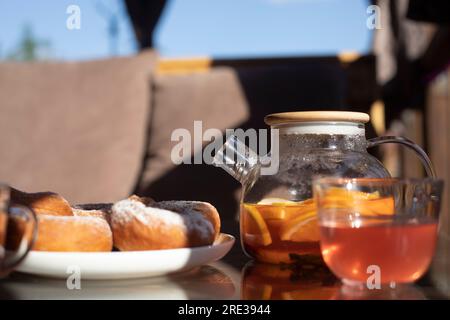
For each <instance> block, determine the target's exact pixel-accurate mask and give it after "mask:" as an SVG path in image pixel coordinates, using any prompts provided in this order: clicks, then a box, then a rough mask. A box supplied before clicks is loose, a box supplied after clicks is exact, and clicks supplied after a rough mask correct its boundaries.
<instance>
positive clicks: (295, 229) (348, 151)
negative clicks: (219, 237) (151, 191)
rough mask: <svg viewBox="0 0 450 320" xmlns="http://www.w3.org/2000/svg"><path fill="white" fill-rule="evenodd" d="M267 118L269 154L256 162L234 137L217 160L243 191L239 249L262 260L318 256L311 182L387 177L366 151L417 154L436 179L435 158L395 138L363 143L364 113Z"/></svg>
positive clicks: (366, 118)
mask: <svg viewBox="0 0 450 320" xmlns="http://www.w3.org/2000/svg"><path fill="white" fill-rule="evenodd" d="M264 120H265V122H266V124H268V125H270V126H271V152H270V153H269V154H268V155H266V156H262V157H258V155H257V154H256V153H255V152H254V151H253V150H251V149H249V148H247V146H246V145H245V144H244V143H243V142H241V141H240V140H239V139H238V138H237V137H236V136H234V135H232V136H230V137H228V139H227V141H226V142H225V144H224V145H223V146H222V147H221V148H220V149H219V150H218V151H217V152H216V155H215V157H214V161H213V164H214V165H216V166H219V167H221V168H223V169H225V170H226V171H227V172H228V173H229V174H231V175H232V176H233V177H234V178H235V179H237V180H238V181H239V182H240V183H241V184H242V186H243V192H242V198H241V207H240V236H241V244H242V247H243V249H244V252H245V253H246V254H247V255H249V256H250V257H252V258H255V259H256V260H259V261H263V262H269V263H291V262H295V261H299V259H305V258H309V257H311V258H313V259H317V257H318V256H320V247H319V228H318V226H317V219H316V211H315V205H314V201H313V199H312V188H311V183H312V178H313V177H317V176H329V175H333V176H342V177H354V178H357V177H358V178H360V177H368V178H387V177H390V174H389V172H388V171H387V170H386V168H385V167H384V166H383V165H382V163H381V162H380V161H378V160H377V159H376V158H375V157H373V156H372V155H370V154H369V153H368V152H367V148H371V147H374V146H377V145H380V144H383V143H400V144H402V145H405V146H407V147H409V148H411V149H412V150H414V151H415V152H416V153H417V155H418V156H419V158H420V159H421V161H422V163H423V164H424V166H425V169H426V172H427V174H428V175H429V176H434V175H435V174H434V171H433V168H432V165H431V161H430V159H429V158H428V156H427V155H426V153H425V152H424V151H423V150H422V149H421V148H420V147H419V146H418V145H416V144H415V143H414V142H412V141H410V140H408V139H406V138H403V137H394V136H386V137H377V138H374V139H370V140H366V138H365V128H364V124H365V123H367V122H368V121H369V120H370V118H369V115H368V114H365V113H359V112H343V111H305V112H287V113H277V114H271V115H268V116H266V117H265V119H264Z"/></svg>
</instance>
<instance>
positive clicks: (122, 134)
mask: <svg viewBox="0 0 450 320" xmlns="http://www.w3.org/2000/svg"><path fill="white" fill-rule="evenodd" d="M449 3H450V2H449V1H447V0H436V1H426V0H398V1H393V0H378V1H376V0H373V1H367V0H346V1H342V0H314V1H313V0H245V1H238V0H153V1H145V0H108V1H106V0H71V1H68V0H61V1H52V0H40V1H24V0H19V1H6V0H0V148H1V150H2V161H1V165H0V180H1V181H3V182H6V183H9V184H11V185H14V186H15V187H17V188H19V189H23V190H26V191H42V190H51V191H55V192H59V193H61V194H62V195H63V196H65V197H66V198H67V199H69V200H70V201H71V202H73V203H82V202H102V201H115V200H117V199H120V198H123V197H126V196H128V195H129V194H131V193H137V194H140V195H147V196H152V197H154V198H155V199H157V200H164V199H195V200H204V201H209V202H211V203H213V204H214V205H216V206H217V207H218V209H219V211H220V212H221V214H222V217H223V218H224V219H223V220H224V230H225V231H226V232H230V233H234V234H237V223H236V219H235V213H236V212H237V208H238V197H239V196H238V195H239V193H240V186H239V184H238V183H237V182H235V181H233V179H232V178H230V177H229V176H227V175H226V173H224V172H222V170H220V169H216V168H213V167H209V166H206V165H179V166H177V165H175V164H174V163H173V162H172V161H171V159H170V153H171V149H172V147H173V145H174V142H173V141H171V133H172V132H173V130H174V129H176V128H186V129H188V130H189V131H190V132H192V131H193V122H194V121H195V120H202V121H203V130H206V129H207V128H218V129H220V130H222V131H224V130H225V129H226V128H237V127H240V128H244V129H246V128H266V126H265V124H264V122H263V117H264V116H265V115H267V114H269V113H273V112H282V111H301V110H350V111H362V112H367V113H370V115H371V123H370V124H369V126H368V128H367V129H368V130H367V136H368V137H373V136H376V135H387V134H393V135H403V136H406V137H408V138H410V139H412V140H414V141H415V142H416V143H418V144H420V145H421V146H422V147H423V148H425V149H426V150H427V152H428V153H429V154H430V156H431V158H432V160H433V162H434V164H435V167H436V171H437V174H438V175H439V177H441V178H443V179H444V180H445V181H446V182H447V185H448V183H449V182H450V169H449V167H448V163H449V160H450V139H449V137H450V126H449V125H448V124H449V123H450V110H449V107H450V96H449V92H450V83H449V75H450V71H449V63H450V27H449V22H450V14H449V13H450V6H449ZM204 144H206V142H205V143H204ZM191 147H192V148H191V153H190V154H188V155H185V156H186V157H187V158H190V157H193V156H194V154H195V153H198V152H201V151H202V145H201V144H200V145H198V144H195V143H193V144H192V146H191ZM377 155H378V156H379V158H381V159H382V160H383V162H384V164H385V165H386V167H387V168H388V169H389V170H390V172H391V174H392V175H393V176H407V177H413V176H414V177H420V176H423V175H424V172H423V169H422V166H421V164H420V162H419V161H418V160H416V158H415V156H414V155H413V154H411V153H409V151H407V150H403V149H402V148H401V147H396V146H386V147H385V148H383V149H381V150H378V151H377ZM449 192H450V191H449V188H447V189H446V195H445V199H444V210H443V213H444V220H443V224H442V226H443V230H446V232H447V233H446V237H448V230H449V222H448V198H449V194H450V193H449ZM444 251H445V252H448V250H447V249H445V250H444ZM446 254H447V253H446Z"/></svg>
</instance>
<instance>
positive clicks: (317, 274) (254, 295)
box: [241, 262, 445, 300]
mask: <svg viewBox="0 0 450 320" xmlns="http://www.w3.org/2000/svg"><path fill="white" fill-rule="evenodd" d="M241 277H242V279H241V298H242V299H248V300H254V299H256V300H423V299H428V298H433V299H436V298H437V299H442V298H445V296H444V295H442V294H440V293H439V292H437V291H436V290H435V289H434V288H433V287H431V286H419V285H414V284H410V285H409V284H397V285H383V286H381V289H368V288H367V287H366V286H365V285H360V286H348V285H344V284H342V283H341V282H340V280H338V279H336V278H335V277H334V276H333V274H331V273H330V271H329V270H328V269H327V268H326V267H325V266H322V267H321V266H312V265H307V264H306V265H269V264H260V263H255V262H249V263H248V264H247V265H246V266H245V267H244V268H243V270H242V275H241Z"/></svg>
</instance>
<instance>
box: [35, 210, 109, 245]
mask: <svg viewBox="0 0 450 320" xmlns="http://www.w3.org/2000/svg"><path fill="white" fill-rule="evenodd" d="M112 246H113V241H112V232H111V228H110V227H109V224H108V222H107V221H106V220H105V219H103V218H101V217H95V216H84V217H79V216H78V217H77V216H50V215H39V216H38V234H37V238H36V242H35V243H34V246H33V250H37V251H74V252H77V251H78V252H87V251H111V250H112Z"/></svg>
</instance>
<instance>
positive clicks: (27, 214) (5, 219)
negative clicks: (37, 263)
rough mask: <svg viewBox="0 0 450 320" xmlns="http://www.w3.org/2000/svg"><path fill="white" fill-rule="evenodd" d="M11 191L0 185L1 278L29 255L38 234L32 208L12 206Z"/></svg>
mask: <svg viewBox="0 0 450 320" xmlns="http://www.w3.org/2000/svg"><path fill="white" fill-rule="evenodd" d="M9 200H10V189H9V187H8V186H6V185H2V184H0V278H1V277H4V276H6V275H8V274H9V273H10V272H11V271H12V270H13V269H14V268H15V267H16V266H17V265H18V264H19V263H20V262H21V261H22V260H23V259H24V258H25V257H26V255H27V254H28V252H29V251H30V249H31V247H32V245H33V242H34V239H35V237H36V232H37V221H36V215H35V214H34V212H33V210H31V209H30V208H27V207H24V206H21V205H10V201H9Z"/></svg>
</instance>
